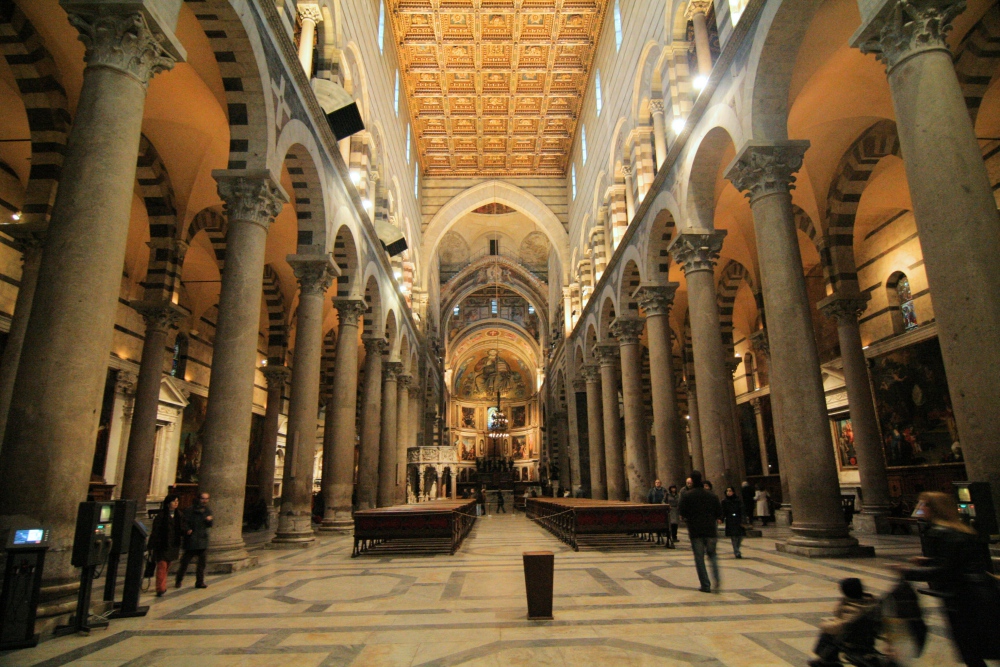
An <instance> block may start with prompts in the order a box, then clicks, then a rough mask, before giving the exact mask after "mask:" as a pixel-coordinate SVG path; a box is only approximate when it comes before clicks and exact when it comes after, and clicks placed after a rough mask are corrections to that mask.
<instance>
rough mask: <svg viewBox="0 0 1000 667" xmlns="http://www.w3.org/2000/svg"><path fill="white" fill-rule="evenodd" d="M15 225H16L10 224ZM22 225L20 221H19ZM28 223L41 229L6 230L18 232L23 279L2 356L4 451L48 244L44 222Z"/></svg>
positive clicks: (0, 417)
mask: <svg viewBox="0 0 1000 667" xmlns="http://www.w3.org/2000/svg"><path fill="white" fill-rule="evenodd" d="M7 226H8V227H14V226H15V225H7ZM16 226H17V227H20V225H16ZM24 226H25V227H29V226H30V227H31V228H34V229H38V230H40V231H38V232H34V233H32V232H28V231H26V230H25V231H21V230H19V231H21V233H15V232H14V230H13V229H11V230H7V229H4V232H5V233H7V234H10V235H12V236H14V237H15V238H16V239H17V241H18V245H20V247H21V279H20V281H19V286H18V289H17V300H16V301H15V302H14V314H13V316H12V317H11V319H10V331H8V332H7V344H6V345H5V346H4V348H3V356H2V358H0V451H3V449H2V446H3V434H4V431H6V430H7V412H8V411H9V410H10V399H11V396H12V395H13V392H14V379H15V378H16V376H17V367H18V364H19V363H20V360H21V347H22V346H23V345H24V332H25V330H26V329H27V327H28V316H29V315H31V303H32V301H33V300H34V298H35V287H36V286H37V284H38V269H39V267H40V266H41V264H42V247H43V246H44V244H45V232H44V231H41V230H42V229H43V227H42V225H29V224H25V225H24Z"/></svg>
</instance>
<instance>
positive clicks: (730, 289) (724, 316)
mask: <svg viewBox="0 0 1000 667" xmlns="http://www.w3.org/2000/svg"><path fill="white" fill-rule="evenodd" d="M744 281H746V283H747V285H749V287H750V291H751V292H753V293H755V294H756V292H757V290H756V289H755V288H754V283H753V277H752V276H751V275H750V271H749V270H747V268H746V267H745V266H743V265H742V264H741V263H739V262H738V261H736V260H735V259H731V260H729V263H728V264H726V266H725V267H724V268H723V269H722V273H721V275H720V276H719V283H718V286H717V288H716V295H715V296H716V301H717V302H718V304H719V327H720V329H721V331H722V344H723V345H725V346H726V349H727V350H729V352H730V355H732V352H733V309H734V307H735V305H736V293H737V292H738V291H739V289H740V284H741V283H743V282H744Z"/></svg>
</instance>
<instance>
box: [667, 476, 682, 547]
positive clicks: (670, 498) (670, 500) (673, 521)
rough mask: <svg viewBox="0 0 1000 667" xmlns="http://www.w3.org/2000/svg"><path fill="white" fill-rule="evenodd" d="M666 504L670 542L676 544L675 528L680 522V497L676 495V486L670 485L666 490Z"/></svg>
mask: <svg viewBox="0 0 1000 667" xmlns="http://www.w3.org/2000/svg"><path fill="white" fill-rule="evenodd" d="M667 504H668V505H669V506H670V541H671V542H677V528H678V527H679V525H680V522H681V515H680V506H681V496H680V494H679V493H677V485H676V484H671V485H670V488H669V489H667Z"/></svg>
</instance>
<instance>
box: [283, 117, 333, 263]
mask: <svg viewBox="0 0 1000 667" xmlns="http://www.w3.org/2000/svg"><path fill="white" fill-rule="evenodd" d="M275 154H276V155H279V156H282V158H283V160H284V165H285V168H286V169H287V170H288V175H289V176H290V177H291V180H292V195H293V203H294V205H295V217H296V219H297V221H298V251H299V252H314V253H323V252H326V250H327V244H326V203H325V199H326V198H325V197H324V195H323V183H324V182H325V177H324V172H323V168H322V166H321V165H322V160H321V158H320V152H319V147H318V146H317V145H316V139H315V137H313V135H312V133H311V132H310V131H309V129H308V128H307V127H306V126H305V124H303V123H302V122H301V121H298V120H290V121H289V122H288V123H287V124H286V125H285V127H284V129H282V131H281V136H280V137H279V138H278V147H277V150H276V151H275Z"/></svg>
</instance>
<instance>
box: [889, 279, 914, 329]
mask: <svg viewBox="0 0 1000 667" xmlns="http://www.w3.org/2000/svg"><path fill="white" fill-rule="evenodd" d="M886 289H887V291H888V297H889V299H888V301H889V312H890V313H891V316H892V330H893V332H894V333H897V334H899V333H903V332H905V331H909V330H910V329H916V328H917V311H916V309H915V308H914V307H913V293H912V292H911V291H910V279H909V278H907V277H906V274H905V273H902V272H900V271H897V272H896V273H894V274H892V275H891V276H889V280H888V281H887V282H886Z"/></svg>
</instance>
